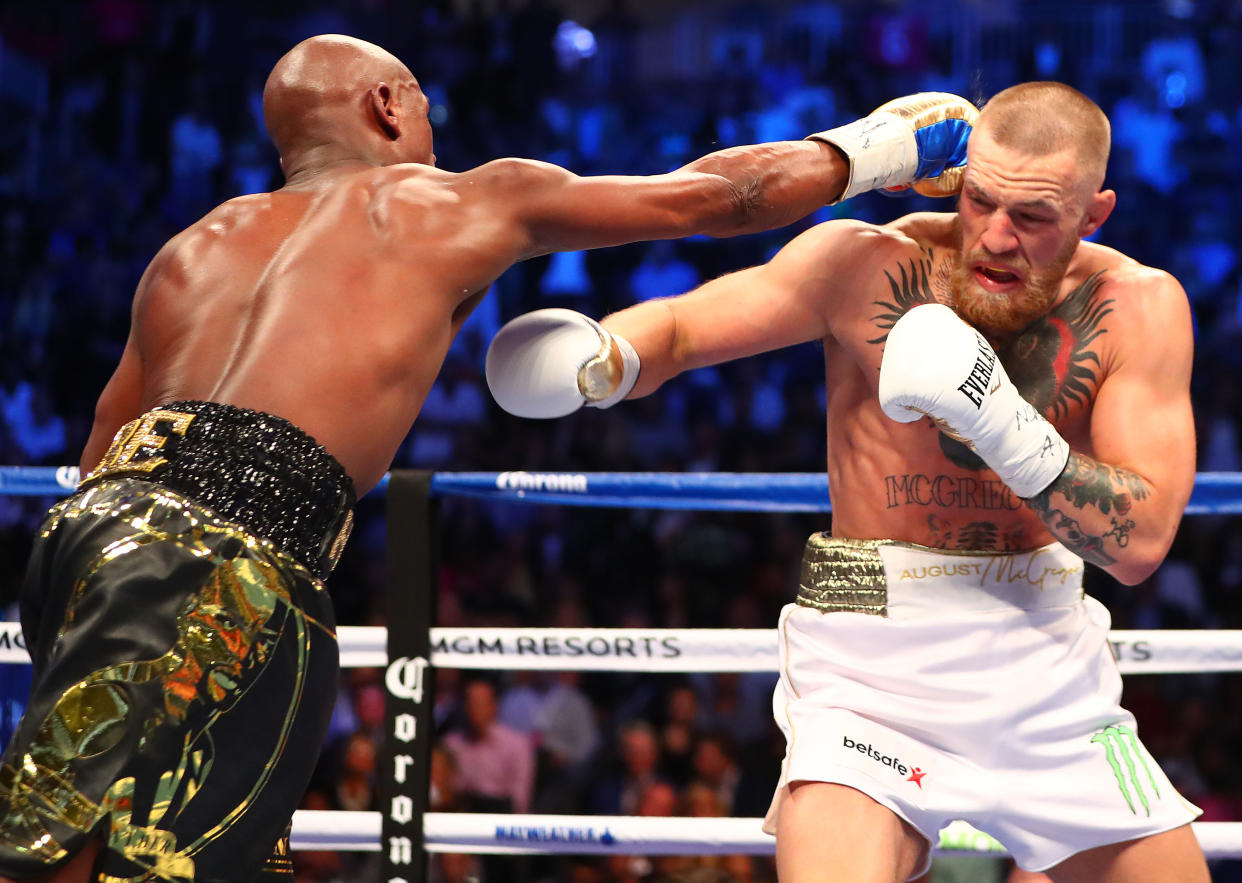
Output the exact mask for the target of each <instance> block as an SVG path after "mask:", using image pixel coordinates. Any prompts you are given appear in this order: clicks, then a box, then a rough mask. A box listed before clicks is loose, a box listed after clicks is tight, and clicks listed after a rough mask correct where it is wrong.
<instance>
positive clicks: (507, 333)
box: [485, 308, 639, 418]
mask: <svg viewBox="0 0 1242 883" xmlns="http://www.w3.org/2000/svg"><path fill="white" fill-rule="evenodd" d="M485 370H486V374H487V388H488V389H490V390H491V392H492V398H494V399H495V400H496V404H498V405H500V407H502V408H504V409H505V410H506V411H508V412H509V413H510V414H513V415H514V416H517V417H537V418H548V417H564V416H565V415H566V414H572V413H573V412H574V411H576V410H578V409H579V408H581V407H582V406H583V405H589V406H591V407H595V408H608V407H611V406H612V405H615V404H616V403H617V402H619V401H621V400H622V399H624V398H625V397H626V396H627V395H629V393H630V390H632V389H633V388H634V384H635V382H637V380H638V371H639V361H638V353H637V352H635V351H634V347H633V346H631V345H630V343H629V341H627V340H626V339H625V338H624V337H620V336H618V335H616V334H609V333H608V332H607V331H605V330H604V329H603V327H602V326H600V324H599V323H598V322H596V321H595V320H594V319H590V318H588V317H587V316H584V315H582V314H581V313H575V312H574V311H573V310H563V309H558V308H553V309H546V310H535V311H534V312H531V313H525V314H523V315H521V316H518V317H517V318H516V319H513V320H511V321H509V322H506V323H505V324H504V326H503V327H501V329H500V330H499V331H497V332H496V336H495V337H493V338H492V342H491V345H490V346H488V348H487V362H486V369H485Z"/></svg>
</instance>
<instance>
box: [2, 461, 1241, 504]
mask: <svg viewBox="0 0 1242 883" xmlns="http://www.w3.org/2000/svg"><path fill="white" fill-rule="evenodd" d="M77 479H78V471H77V469H76V468H75V467H71V466H61V467H54V466H0V494H8V495H12V496H23V497H62V496H65V495H66V494H69V493H71V492H72V491H73V489H74V486H75V485H76V483H77ZM387 482H388V477H387V476H384V480H383V481H382V482H380V485H379V487H377V488H376V492H382V491H383V489H384V488H385V486H386V485H387ZM431 491H432V493H433V494H435V495H437V496H467V497H486V498H489V499H494V500H513V501H522V502H537V503H557V504H560V505H562V506H600V507H617V508H625V509H697V510H709V511H731V512H829V511H831V510H832V503H831V502H830V501H829V499H828V476H827V475H825V474H823V473H819V472H437V473H436V474H435V475H434V476H432V479H431ZM1186 514H1187V515H1238V514H1242V472H1200V473H1198V474H1197V475H1196V476H1195V486H1194V491H1193V492H1192V493H1191V495H1190V503H1189V504H1188V505H1187V506H1186Z"/></svg>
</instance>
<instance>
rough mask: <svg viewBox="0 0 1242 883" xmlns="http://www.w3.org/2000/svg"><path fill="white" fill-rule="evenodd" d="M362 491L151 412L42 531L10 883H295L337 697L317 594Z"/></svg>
mask: <svg viewBox="0 0 1242 883" xmlns="http://www.w3.org/2000/svg"><path fill="white" fill-rule="evenodd" d="M353 504H354V492H353V485H352V483H351V481H350V479H349V477H348V476H347V475H346V473H345V471H344V469H343V468H342V467H341V466H340V464H339V463H337V462H336V460H335V459H333V458H332V456H331V455H329V454H328V453H327V451H325V450H324V449H323V448H322V447H320V446H319V445H318V444H316V443H315V441H314V440H313V439H311V438H310V437H309V436H307V435H306V434H305V433H303V432H302V431H301V430H299V429H298V428H297V427H295V426H293V425H292V424H290V423H288V422H287V421H285V420H282V419H280V418H277V417H273V416H271V415H269V414H262V413H258V412H254V411H246V410H242V409H239V408H234V407H231V406H228V405H221V404H217V403H210V402H177V403H172V404H169V405H166V406H163V407H161V408H159V409H156V410H153V411H149V412H147V413H146V414H144V415H143V416H142V417H140V418H139V419H137V420H135V421H133V422H131V423H129V424H127V425H126V426H125V427H123V428H122V429H121V431H120V432H118V433H117V436H116V439H115V440H114V441H113V444H112V447H111V448H110V449H109V451H108V454H107V455H106V456H105V457H104V459H103V461H102V462H101V463H100V465H99V466H98V467H97V468H96V469H95V470H93V471H92V472H91V473H90V475H88V476H87V477H86V478H85V479H84V480H83V482H82V484H81V486H80V487H79V490H78V492H77V493H76V494H75V495H74V496H72V497H70V498H69V499H67V500H64V501H63V502H61V503H59V504H57V505H56V506H55V507H53V509H52V510H51V511H50V512H49V513H48V517H47V520H46V521H45V522H44V524H43V526H42V528H41V531H40V533H39V535H38V536H37V537H36V539H35V544H34V550H33V553H32V556H31V561H30V565H29V568H28V570H27V574H26V582H25V585H24V587H23V594H22V629H23V632H24V633H25V636H26V642H27V646H28V647H29V648H30V653H31V658H32V661H33V664H34V680H33V686H32V690H31V697H30V702H29V704H28V706H27V709H26V713H25V714H24V715H23V716H22V720H21V722H20V723H19V724H18V727H17V731H16V733H15V735H14V737H13V740H12V742H11V743H10V744H9V745H8V747H7V748H6V750H5V752H4V755H3V758H0V810H2V811H3V818H2V821H0V875H5V876H9V877H17V878H22V877H31V876H37V875H41V874H46V873H47V872H48V871H50V870H52V869H54V868H57V867H59V866H61V865H63V864H64V863H66V862H67V861H68V860H69V859H70V858H72V856H74V855H75V854H76V853H77V852H78V851H79V850H81V849H82V848H83V846H84V845H85V844H86V843H87V842H88V840H89V838H90V837H92V836H97V837H99V838H100V840H101V842H102V851H101V852H100V855H99V858H98V859H97V860H96V863H95V873H94V875H93V876H92V878H91V879H92V880H98V881H103V883H121V881H139V880H142V881H151V880H168V881H178V883H189V881H198V883H206V881H230V883H238V881H251V880H265V879H272V878H280V879H285V880H291V879H292V871H291V865H290V863H289V858H288V825H289V821H290V819H291V817H292V813H293V810H294V809H295V807H296V806H297V804H298V802H299V800H300V799H301V796H302V793H303V791H304V789H305V787H306V784H307V782H308V781H309V779H310V776H311V773H312V771H313V768H314V765H315V762H316V759H317V757H318V754H319V748H320V744H321V743H322V741H323V737H324V735H325V733H326V732H327V727H328V721H329V718H330V716H331V713H332V707H333V702H334V698H335V693H336V679H337V671H338V653H337V646H336V633H335V621H334V617H333V611H332V604H331V600H330V598H329V597H328V593H327V590H326V588H325V587H324V582H323V580H324V578H325V577H326V576H327V574H328V572H329V571H330V570H331V567H332V565H333V564H335V559H336V557H337V556H339V554H340V551H341V548H342V547H343V546H344V543H345V539H346V537H347V535H348V533H349V528H350V526H351V525H352V517H353V516H352V513H353Z"/></svg>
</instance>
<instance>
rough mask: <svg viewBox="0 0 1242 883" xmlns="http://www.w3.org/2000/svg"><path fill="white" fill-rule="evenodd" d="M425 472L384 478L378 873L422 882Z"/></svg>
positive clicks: (427, 755) (427, 665)
mask: <svg viewBox="0 0 1242 883" xmlns="http://www.w3.org/2000/svg"><path fill="white" fill-rule="evenodd" d="M431 476H432V473H431V472H423V471H413V470H394V471H393V472H392V473H390V477H389V481H388V516H387V554H388V586H387V589H388V604H387V609H388V667H387V669H386V670H385V672H384V687H385V705H386V707H385V712H384V720H385V726H386V728H387V738H386V739H385V740H384V745H383V748H382V749H381V752H380V754H381V757H380V770H381V773H380V782H379V790H380V800H381V804H380V810H381V814H382V816H383V825H382V829H381V842H380V849H381V852H382V855H383V874H382V877H381V879H382V880H384V881H387V883H426V879H427V853H426V851H425V850H424V848H423V815H424V813H426V811H427V791H428V786H429V780H430V772H431V743H432V740H433V736H434V730H435V718H434V717H433V714H432V712H433V710H434V708H435V676H434V673H433V670H432V668H431V627H432V625H434V624H435V620H436V584H437V578H436V557H437V550H438V549H439V537H438V527H439V519H438V514H439V506H438V503H437V501H436V500H433V499H432V497H431Z"/></svg>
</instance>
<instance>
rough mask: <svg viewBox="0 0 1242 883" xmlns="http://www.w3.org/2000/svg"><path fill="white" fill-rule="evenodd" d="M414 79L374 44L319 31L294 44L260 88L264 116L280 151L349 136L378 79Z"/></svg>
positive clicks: (289, 151)
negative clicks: (315, 34) (261, 90)
mask: <svg viewBox="0 0 1242 883" xmlns="http://www.w3.org/2000/svg"><path fill="white" fill-rule="evenodd" d="M405 80H409V81H413V75H412V74H411V73H410V71H409V69H408V68H407V67H406V66H405V65H404V64H402V63H401V61H400V60H399V59H397V57H396V56H394V55H392V54H391V53H390V52H387V51H386V50H384V49H381V48H380V47H379V46H376V45H375V44H373V43H368V42H366V41H365V40H358V39H356V38H354V37H347V36H343V35H341V34H321V35H320V36H317V37H311V38H310V39H308V40H303V41H302V42H301V43H299V44H297V45H296V46H294V47H293V48H292V49H290V50H289V51H288V52H287V53H285V55H284V57H282V58H281V59H280V61H278V62H276V66H275V67H274V68H273V69H272V72H271V74H270V75H269V76H268V78H267V84H266V85H265V86H264V88H263V119H264V122H265V123H266V124H267V131H268V134H269V135H270V136H271V138H272V142H273V143H274V144H275V145H276V149H277V150H279V151H280V154H281V156H282V157H283V156H287V155H289V154H290V153H293V152H296V151H298V150H303V149H306V148H309V147H312V146H315V145H317V144H323V143H339V142H344V141H347V140H349V135H350V129H351V125H350V124H351V123H352V122H354V121H355V120H362V119H365V115H366V114H367V113H369V111H368V110H367V93H368V90H369V89H371V88H372V87H373V86H375V85H376V84H378V83H381V82H386V83H388V84H390V85H395V84H396V83H397V82H400V81H405Z"/></svg>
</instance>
